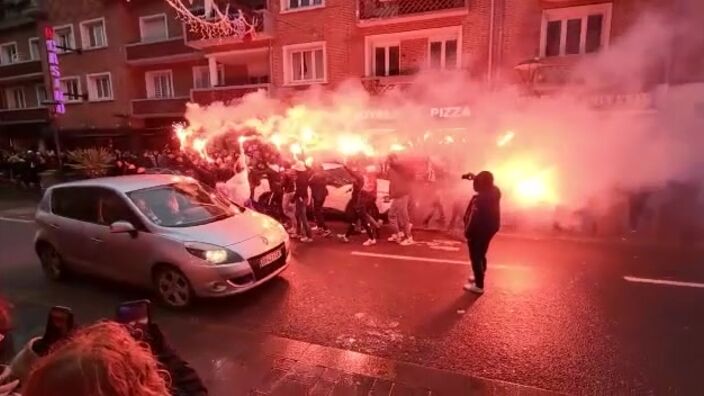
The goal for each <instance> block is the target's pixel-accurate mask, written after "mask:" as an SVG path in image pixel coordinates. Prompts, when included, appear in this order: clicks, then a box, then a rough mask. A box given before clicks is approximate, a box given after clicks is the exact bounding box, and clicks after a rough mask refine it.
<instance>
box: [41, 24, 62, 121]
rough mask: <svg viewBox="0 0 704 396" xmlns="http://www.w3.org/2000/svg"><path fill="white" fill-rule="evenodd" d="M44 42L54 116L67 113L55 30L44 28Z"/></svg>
mask: <svg viewBox="0 0 704 396" xmlns="http://www.w3.org/2000/svg"><path fill="white" fill-rule="evenodd" d="M44 42H45V44H46V59H47V63H48V65H49V75H50V76H51V78H50V88H51V92H52V98H53V101H52V108H53V113H54V114H64V113H66V105H65V104H64V92H63V91H62V90H61V69H59V57H58V55H57V54H56V43H55V42H54V28H52V27H51V26H47V27H45V28H44Z"/></svg>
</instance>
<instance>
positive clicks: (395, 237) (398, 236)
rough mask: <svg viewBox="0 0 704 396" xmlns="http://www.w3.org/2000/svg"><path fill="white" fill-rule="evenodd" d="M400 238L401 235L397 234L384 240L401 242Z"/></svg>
mask: <svg viewBox="0 0 704 396" xmlns="http://www.w3.org/2000/svg"><path fill="white" fill-rule="evenodd" d="M402 237H403V234H402V233H400V232H399V233H398V234H392V235H391V236H390V237H388V238H387V239H386V240H387V241H389V242H399V241H401V238H402Z"/></svg>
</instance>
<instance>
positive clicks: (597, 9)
mask: <svg viewBox="0 0 704 396" xmlns="http://www.w3.org/2000/svg"><path fill="white" fill-rule="evenodd" d="M597 14H600V15H602V16H603V21H602V25H601V43H600V46H599V50H603V49H606V48H608V47H609V42H610V36H611V18H612V15H613V3H600V4H591V5H583V6H575V7H562V8H549V9H544V10H543V13H542V19H541V27H540V48H539V54H540V57H541V58H557V57H565V56H582V55H588V54H590V53H589V52H586V42H587V30H588V19H589V16H591V15H597ZM573 19H579V20H581V26H580V33H579V52H578V53H576V54H568V53H567V23H568V21H569V20H573ZM553 21H560V51H559V53H558V54H557V55H550V56H547V55H546V52H547V51H546V49H547V48H546V46H547V40H548V31H547V28H548V23H549V22H553Z"/></svg>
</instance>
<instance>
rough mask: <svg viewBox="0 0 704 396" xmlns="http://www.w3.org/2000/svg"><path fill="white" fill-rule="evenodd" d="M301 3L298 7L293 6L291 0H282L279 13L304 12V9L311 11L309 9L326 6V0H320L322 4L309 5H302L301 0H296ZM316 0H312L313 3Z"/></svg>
mask: <svg viewBox="0 0 704 396" xmlns="http://www.w3.org/2000/svg"><path fill="white" fill-rule="evenodd" d="M296 1H297V2H298V4H299V6H298V7H293V8H291V6H290V2H291V0H281V3H280V5H281V8H280V10H279V13H281V14H288V13H292V12H302V11H309V10H317V9H320V8H325V0H320V4H313V5H308V6H302V7H301V6H300V3H301V0H296ZM313 1H314V0H310V2H311V3H313Z"/></svg>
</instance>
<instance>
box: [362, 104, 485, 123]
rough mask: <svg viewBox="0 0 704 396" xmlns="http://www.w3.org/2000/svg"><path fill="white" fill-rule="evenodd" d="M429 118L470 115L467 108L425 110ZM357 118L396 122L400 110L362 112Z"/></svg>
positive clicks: (452, 107) (453, 107) (433, 108)
mask: <svg viewBox="0 0 704 396" xmlns="http://www.w3.org/2000/svg"><path fill="white" fill-rule="evenodd" d="M425 111H427V112H428V113H427V114H428V115H430V117H431V118H465V117H470V116H471V115H472V111H471V110H470V109H469V107H468V106H446V107H430V108H426V110H425ZM359 117H360V118H361V119H364V120H397V119H399V118H400V117H401V111H400V110H390V109H375V110H367V111H364V112H362V113H361V114H360V115H359Z"/></svg>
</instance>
